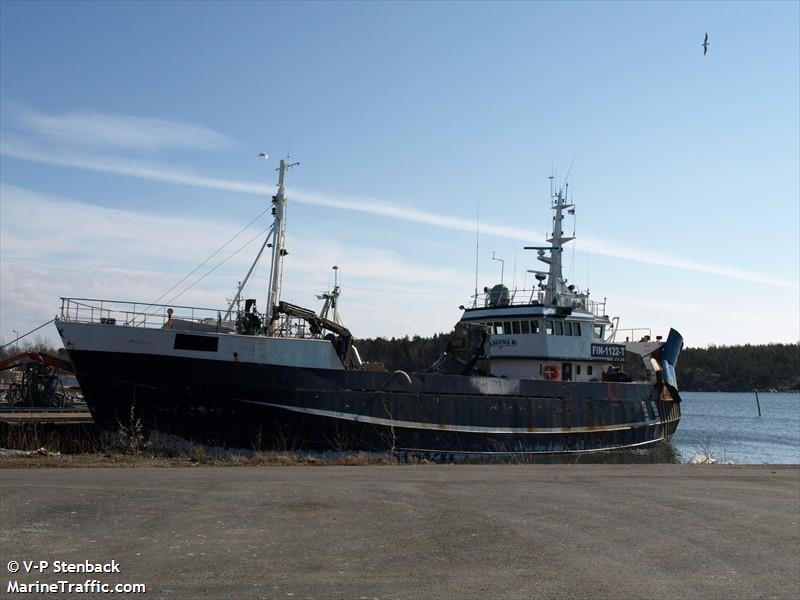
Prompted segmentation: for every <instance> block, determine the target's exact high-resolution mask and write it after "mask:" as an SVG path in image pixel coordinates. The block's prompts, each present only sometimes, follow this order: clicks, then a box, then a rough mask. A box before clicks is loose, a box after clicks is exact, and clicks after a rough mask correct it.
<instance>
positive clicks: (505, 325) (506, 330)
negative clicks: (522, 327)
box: [503, 321, 511, 335]
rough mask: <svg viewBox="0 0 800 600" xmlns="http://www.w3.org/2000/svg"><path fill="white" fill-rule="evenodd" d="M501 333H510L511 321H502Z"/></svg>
mask: <svg viewBox="0 0 800 600" xmlns="http://www.w3.org/2000/svg"><path fill="white" fill-rule="evenodd" d="M503 333H505V334H506V335H508V334H510V333H511V321H503Z"/></svg>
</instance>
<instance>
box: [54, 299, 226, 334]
mask: <svg viewBox="0 0 800 600" xmlns="http://www.w3.org/2000/svg"><path fill="white" fill-rule="evenodd" d="M169 311H172V314H170V312H169ZM224 313H225V310H224V309H216V308H198V307H196V306H177V305H174V304H171V305H167V304H146V303H142V302H127V301H121V300H102V299H98V298H61V319H62V320H64V321H77V322H79V323H100V324H104V325H125V326H128V327H164V326H166V325H167V323H168V322H169V321H170V319H171V320H172V321H190V322H192V323H199V324H205V325H214V324H217V323H219V322H220V321H221V319H222V314H224Z"/></svg>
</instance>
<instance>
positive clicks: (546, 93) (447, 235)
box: [0, 2, 800, 346]
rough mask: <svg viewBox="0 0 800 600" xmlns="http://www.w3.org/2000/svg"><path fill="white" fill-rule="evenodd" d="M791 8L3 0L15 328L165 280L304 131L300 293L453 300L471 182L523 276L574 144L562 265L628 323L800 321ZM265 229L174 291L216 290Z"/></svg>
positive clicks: (205, 295)
mask: <svg viewBox="0 0 800 600" xmlns="http://www.w3.org/2000/svg"><path fill="white" fill-rule="evenodd" d="M799 6H800V4H798V3H797V2H776V3H768V2H760V3H747V2H734V3H725V2H711V3H684V2H680V3H679V2H675V3H655V2H642V3H634V2H623V3H603V2H587V3H583V2H563V3H546V2H538V3H507V4H504V3H497V2H494V3H463V4H462V3H455V2H447V3H388V2H387V3H338V2H325V3H310V2H307V3H256V2H243V3H236V2H226V3H211V2H202V3H190V2H179V3H128V4H126V3H121V2H114V3H95V2H90V3H70V2H58V3H48V2H2V3H0V28H1V30H0V33H1V34H2V35H1V36H0V50H1V52H0V152H1V153H0V181H1V182H2V186H3V187H2V189H1V190H0V221H1V222H0V336H1V337H2V338H3V339H6V340H8V339H10V338H11V337H12V333H11V332H12V330H17V331H26V330H28V329H30V328H32V327H35V326H36V325H38V324H39V323H41V322H43V321H45V320H47V319H48V318H50V317H52V316H53V315H54V314H55V313H56V312H57V310H58V307H59V300H58V298H59V296H83V297H112V298H118V297H121V299H126V300H127V299H130V300H145V301H152V300H154V299H155V298H157V297H158V296H159V295H160V294H161V293H162V292H163V291H165V290H166V289H167V288H169V287H170V286H171V285H172V284H173V283H175V281H177V280H179V279H180V278H181V277H183V276H184V275H185V274H186V273H187V272H189V271H190V270H191V269H192V268H194V266H195V265H197V264H198V263H199V262H200V261H202V260H203V259H204V258H206V256H208V254H210V253H211V252H213V251H214V250H215V249H216V248H218V247H219V246H220V245H222V244H223V243H224V242H225V241H227V240H228V239H229V238H230V237H231V236H232V235H233V234H235V233H236V232H237V231H238V230H239V229H240V228H241V227H242V226H243V225H244V224H246V223H247V222H248V221H250V219H252V218H253V217H254V216H255V215H257V214H258V213H259V212H261V211H262V210H263V208H264V206H265V204H266V202H268V196H267V195H268V194H269V193H270V191H271V190H272V189H274V188H273V187H272V185H273V184H274V181H275V173H274V171H272V169H273V168H274V167H275V166H277V158H278V157H279V156H282V155H285V154H286V153H287V152H291V155H292V157H293V158H295V159H297V160H299V161H301V166H300V167H299V168H297V169H295V170H294V171H292V172H291V174H290V176H289V180H288V194H289V198H290V203H291V204H290V209H289V211H290V212H289V243H290V246H289V251H290V255H289V257H288V258H287V261H286V267H285V269H286V272H285V286H286V289H285V297H286V298H287V299H288V300H290V301H292V302H295V303H299V304H303V305H310V306H314V307H316V306H317V305H318V301H317V300H316V299H315V298H314V294H315V293H319V292H320V291H322V290H323V289H325V288H326V287H327V286H328V284H329V279H330V266H331V265H333V264H338V265H339V267H340V274H341V279H342V285H343V298H342V305H341V306H342V314H343V316H344V318H345V320H346V322H347V324H348V325H349V326H350V327H351V329H353V331H354V332H355V333H356V334H357V335H361V336H374V335H386V336H392V335H403V334H411V335H413V334H426V335H427V334H431V333H434V332H437V331H445V330H448V329H449V328H450V327H451V325H452V324H453V323H454V322H455V321H456V320H457V319H458V317H459V311H458V308H457V307H458V305H459V304H462V303H464V302H465V301H466V300H467V298H468V297H469V295H470V294H471V293H472V289H473V287H474V264H475V235H474V223H475V215H476V207H477V206H478V205H480V215H481V218H480V221H481V229H482V232H483V233H482V235H481V240H480V261H479V262H480V265H479V279H480V285H481V286H483V285H490V284H493V283H495V282H496V280H497V279H499V276H500V269H499V263H496V262H492V261H491V259H490V257H491V255H492V251H494V252H496V254H497V256H500V257H502V258H504V259H505V261H506V262H505V265H506V268H505V274H506V283H511V282H512V281H513V280H514V279H516V281H517V284H518V285H519V284H521V282H522V279H523V273H524V269H525V268H532V267H535V266H536V263H535V260H534V259H533V257H532V256H531V254H530V253H526V252H525V251H523V250H522V246H523V245H525V244H531V243H538V242H540V241H541V239H542V237H543V233H544V229H545V226H546V224H547V223H548V220H549V215H548V209H547V206H548V189H549V188H548V181H547V177H548V175H550V174H551V171H552V170H553V168H554V167H555V170H556V171H557V172H558V174H559V176H561V177H563V175H564V174H565V172H566V170H567V168H568V166H569V164H570V163H571V162H572V161H573V158H574V162H573V166H572V170H571V174H570V182H571V185H572V189H573V191H574V198H575V201H576V202H577V208H578V210H577V223H576V225H577V235H578V240H577V242H576V243H575V244H574V247H575V249H574V252H573V251H572V250H571V249H570V251H568V252H567V253H566V257H565V258H566V269H565V270H566V272H567V276H568V277H570V279H571V280H572V281H575V282H577V283H578V284H580V285H582V286H583V287H589V288H590V289H591V291H592V293H593V295H594V296H595V297H596V298H602V297H607V298H608V302H609V304H608V306H609V312H610V313H611V314H612V315H620V316H621V317H622V323H621V326H622V327H652V328H654V329H655V330H656V332H657V333H661V332H664V333H665V332H666V329H667V328H669V327H675V328H676V329H678V330H680V331H681V332H682V333H683V334H684V337H685V338H686V340H687V343H688V344H689V345H690V346H705V345H708V344H733V343H748V342H751V343H766V342H797V341H798V339H800V323H798V312H799V311H800V298H799V297H798V283H799V280H800V266H799V262H800V258H799V257H800V231H799V229H800V208H799V207H800V172H799V169H800V167H798V164H799V163H800V124H799V123H798V114H799V113H800V75H798V73H800V64H799V59H798V56H800V31H799V28H800V25H799V23H800V14H799V11H798V7H799ZM705 31H708V32H709V35H710V42H711V47H710V51H709V54H708V56H705V57H703V55H702V48H701V47H700V43H701V42H702V38H703V33H704V32H705ZM260 151H267V152H269V153H270V154H271V157H272V158H271V159H270V161H268V162H263V161H259V160H257V159H256V153H257V152H260ZM262 225H263V226H266V225H267V223H266V222H265V221H263V219H262V220H261V221H259V222H258V223H257V224H256V225H255V226H254V227H253V228H252V229H251V230H248V232H247V233H246V234H245V235H243V237H242V238H241V239H242V240H243V241H246V240H247V239H250V238H251V237H253V236H254V235H255V234H256V233H258V231H260V230H261V229H259V226H262ZM262 228H263V227H262ZM251 234H252V235H251ZM254 244H255V243H254ZM255 251H256V247H255V245H251V246H250V247H249V248H248V249H246V250H244V251H243V252H242V253H241V254H240V255H237V256H236V257H234V258H233V259H231V260H230V261H229V262H228V263H226V264H225V266H224V267H222V268H220V269H218V270H217V271H215V272H214V273H213V274H212V275H211V276H209V277H208V278H206V279H205V280H204V281H203V282H202V283H201V284H198V285H197V286H196V287H194V288H192V289H191V290H189V291H188V292H187V293H186V294H184V295H183V296H182V297H181V298H180V302H182V303H185V304H203V305H210V306H218V305H222V304H224V298H225V297H226V296H228V297H229V296H231V295H232V293H233V291H234V289H235V285H236V281H237V280H239V279H241V277H242V276H243V274H244V273H245V271H246V270H247V267H248V266H249V261H250V259H251V257H252V256H253V255H254V253H255ZM515 261H516V266H517V273H516V278H515V277H514V273H513V268H512V267H513V265H514V262H515ZM265 280H266V267H264V268H262V269H260V270H259V272H258V273H257V277H256V280H255V281H254V283H253V284H252V286H251V293H252V294H253V295H255V296H257V297H260V298H262V299H263V298H264V296H265V294H264V291H263V290H264V288H265V286H266V284H265ZM47 335H48V336H50V337H53V338H54V337H55V332H54V331H48V333H47Z"/></svg>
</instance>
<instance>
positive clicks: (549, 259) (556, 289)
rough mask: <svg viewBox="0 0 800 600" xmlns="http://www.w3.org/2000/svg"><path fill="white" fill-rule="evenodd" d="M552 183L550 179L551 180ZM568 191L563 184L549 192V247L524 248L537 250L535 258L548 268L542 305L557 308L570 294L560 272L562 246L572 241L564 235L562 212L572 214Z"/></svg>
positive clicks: (570, 237)
mask: <svg viewBox="0 0 800 600" xmlns="http://www.w3.org/2000/svg"><path fill="white" fill-rule="evenodd" d="M551 181H552V179H551ZM568 191H569V184H568V183H567V184H565V186H564V188H561V189H559V190H558V191H557V192H555V193H553V192H552V191H551V205H550V208H552V209H553V211H554V213H555V214H554V215H553V229H552V233H551V234H550V237H549V238H548V239H547V241H548V242H549V243H550V246H543V247H542V246H525V249H526V250H537V251H538V252H537V254H538V256H537V258H538V259H539V260H540V261H541V262H543V263H545V264H547V265H549V266H550V269H549V271H548V274H547V285H546V286H545V296H544V304H545V305H547V306H559V305H560V304H559V300H560V299H561V298H562V296H564V295H569V294H571V292H570V291H569V290H568V289H567V285H566V283H565V282H564V276H563V274H562V271H561V263H562V255H563V250H564V244H566V243H567V242H570V241H572V240H574V239H575V238H574V237H572V236H565V235H564V227H563V221H564V210H568V211H569V212H570V214H574V212H575V211H574V210H572V209H573V207H574V206H575V205H574V204H569V203H568V201H567V192H568ZM546 251H549V252H550V256H545V252H546Z"/></svg>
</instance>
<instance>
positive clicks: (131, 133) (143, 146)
mask: <svg viewBox="0 0 800 600" xmlns="http://www.w3.org/2000/svg"><path fill="white" fill-rule="evenodd" d="M16 120H17V121H18V122H19V124H21V125H22V126H23V127H25V128H26V129H28V130H30V131H32V132H34V133H35V134H38V135H41V136H43V137H45V138H47V139H48V140H49V141H50V142H60V143H64V144H67V145H70V146H74V145H77V146H90V147H100V148H118V149H128V150H136V151H153V150H167V149H186V150H209V149H214V148H221V147H222V148H224V147H230V146H232V145H234V143H233V140H232V139H231V138H229V137H228V136H226V135H224V134H222V133H219V132H217V131H214V130H212V129H208V128H207V127H203V126H201V125H196V124H194V123H186V122H182V121H168V120H165V119H155V118H152V117H139V116H130V115H117V114H112V113H99V112H73V113H65V114H60V115H46V114H42V113H39V112H35V111H32V110H20V111H17V112H16Z"/></svg>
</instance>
